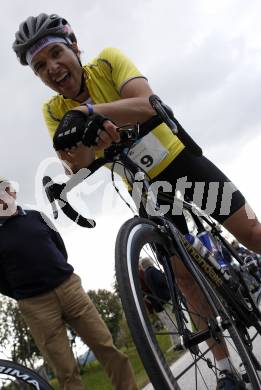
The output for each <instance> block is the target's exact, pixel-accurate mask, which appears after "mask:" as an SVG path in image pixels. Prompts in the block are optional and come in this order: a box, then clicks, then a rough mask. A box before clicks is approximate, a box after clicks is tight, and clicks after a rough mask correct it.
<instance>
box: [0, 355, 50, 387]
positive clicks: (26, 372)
mask: <svg viewBox="0 0 261 390" xmlns="http://www.w3.org/2000/svg"><path fill="white" fill-rule="evenodd" d="M0 378H1V381H2V382H3V381H4V380H5V378H12V381H14V383H16V382H18V387H17V388H19V389H21V388H22V385H19V383H23V384H24V385H27V387H26V388H30V389H31V388H32V389H37V390H52V389H53V388H52V387H51V386H50V385H49V383H47V382H46V381H45V380H44V379H43V378H42V377H41V376H40V375H39V374H37V373H36V372H35V371H33V370H31V369H30V368H27V367H25V366H22V365H20V364H17V363H14V362H12V361H10V360H4V359H0ZM1 388H2V387H1ZM8 388H10V387H8Z"/></svg>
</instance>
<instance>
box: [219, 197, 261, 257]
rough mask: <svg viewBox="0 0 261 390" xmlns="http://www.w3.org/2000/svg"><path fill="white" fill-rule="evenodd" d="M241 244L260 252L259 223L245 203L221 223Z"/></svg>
mask: <svg viewBox="0 0 261 390" xmlns="http://www.w3.org/2000/svg"><path fill="white" fill-rule="evenodd" d="M223 225H224V226H225V228H226V229H227V230H228V231H230V233H232V234H233V235H234V236H235V237H236V238H237V239H238V240H239V241H240V242H241V243H242V244H243V245H245V246H246V247H247V248H249V249H251V250H252V251H254V252H257V253H259V254H261V224H260V222H259V221H258V219H257V217H256V215H255V214H254V211H253V210H252V209H251V207H250V206H249V205H248V204H247V203H246V205H245V206H242V207H241V208H240V209H239V210H237V211H236V212H235V213H233V214H232V215H231V216H230V217H228V218H227V219H226V221H225V222H224V223H223Z"/></svg>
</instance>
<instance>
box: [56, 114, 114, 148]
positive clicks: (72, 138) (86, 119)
mask: <svg viewBox="0 0 261 390" xmlns="http://www.w3.org/2000/svg"><path fill="white" fill-rule="evenodd" d="M106 120H108V118H106V117H104V116H103V115H100V114H92V115H89V116H87V115H86V114H84V113H83V112H82V111H79V110H71V111H68V112H67V113H66V114H65V115H64V116H63V118H62V120H61V122H60V123H59V126H58V127H57V129H56V132H55V135H54V138H53V147H54V149H55V150H67V149H71V148H72V147H73V146H76V147H77V146H78V145H80V144H81V143H83V144H84V145H86V146H93V145H96V139H97V136H98V134H97V133H98V130H99V129H102V128H103V123H104V122H105V121H106Z"/></svg>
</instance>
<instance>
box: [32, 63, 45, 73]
mask: <svg viewBox="0 0 261 390" xmlns="http://www.w3.org/2000/svg"><path fill="white" fill-rule="evenodd" d="M43 68H44V63H43V62H39V63H37V64H35V65H34V71H35V72H36V73H39V72H40V71H41V70H42V69H43Z"/></svg>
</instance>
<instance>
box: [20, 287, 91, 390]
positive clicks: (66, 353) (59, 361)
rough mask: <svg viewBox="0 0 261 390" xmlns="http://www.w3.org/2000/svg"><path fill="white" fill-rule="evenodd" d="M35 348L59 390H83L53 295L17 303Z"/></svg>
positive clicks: (56, 301) (58, 306)
mask: <svg viewBox="0 0 261 390" xmlns="http://www.w3.org/2000/svg"><path fill="white" fill-rule="evenodd" d="M18 304H19V308H20V310H21V312H22V315H23V317H24V319H25V321H26V323H27V325H28V326H29V328H30V330H31V333H32V336H33V338H34V340H35V343H36V345H37V346H38V348H39V350H40V351H41V353H42V355H43V357H44V358H45V359H46V361H47V362H48V364H49V365H50V367H51V368H52V369H53V371H54V373H55V374H56V376H57V379H58V381H59V384H60V387H61V389H74V390H83V389H84V386H83V384H82V382H81V377H80V373H79V368H78V365H77V363H76V361H75V358H74V356H73V353H72V350H71V347H70V344H69V340H68V337H67V332H66V328H65V324H64V320H63V319H62V313H61V307H60V304H59V300H58V299H57V296H56V294H55V292H50V293H48V294H43V295H41V296H39V297H34V298H28V299H23V300H20V301H19V302H18Z"/></svg>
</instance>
